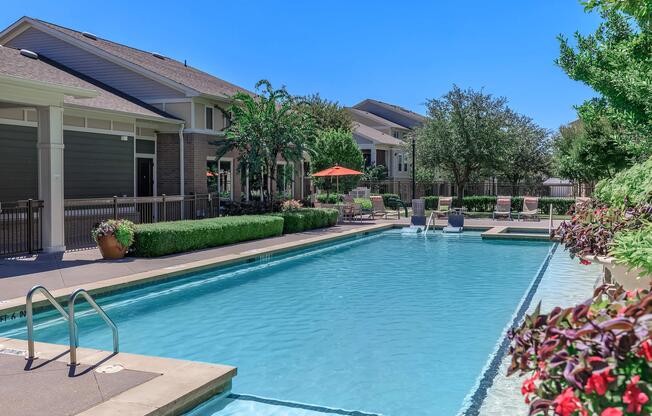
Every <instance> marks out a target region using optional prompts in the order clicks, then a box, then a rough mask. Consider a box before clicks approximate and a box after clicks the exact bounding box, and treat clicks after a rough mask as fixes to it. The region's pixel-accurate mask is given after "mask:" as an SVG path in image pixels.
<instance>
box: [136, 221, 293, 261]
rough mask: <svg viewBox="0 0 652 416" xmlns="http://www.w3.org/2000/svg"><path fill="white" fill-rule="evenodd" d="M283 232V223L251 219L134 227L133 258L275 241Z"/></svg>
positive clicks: (175, 222)
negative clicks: (264, 239) (268, 238)
mask: <svg viewBox="0 0 652 416" xmlns="http://www.w3.org/2000/svg"><path fill="white" fill-rule="evenodd" d="M282 232H283V219H282V218H278V217H277V216H272V215H269V216H264V215H251V216H247V215H244V216H239V217H220V218H211V219H205V220H188V221H172V222H160V223H156V224H138V225H136V230H135V238H134V245H133V254H134V255H136V256H142V257H156V256H164V255H166V254H172V253H182V252H186V251H191V250H199V249H202V248H209V247H217V246H222V245H226V244H233V243H238V242H241V241H248V240H256V239H259V238H266V237H275V236H279V235H281V233H282Z"/></svg>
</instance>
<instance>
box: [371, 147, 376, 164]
mask: <svg viewBox="0 0 652 416" xmlns="http://www.w3.org/2000/svg"><path fill="white" fill-rule="evenodd" d="M371 164H372V165H375V164H376V145H375V144H372V145H371Z"/></svg>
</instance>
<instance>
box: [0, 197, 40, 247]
mask: <svg viewBox="0 0 652 416" xmlns="http://www.w3.org/2000/svg"><path fill="white" fill-rule="evenodd" d="M42 210H43V201H39V200H34V199H28V200H25V201H12V202H2V203H0V256H2V257H7V256H15V255H23V254H33V253H35V252H38V251H40V250H42V249H43V245H42V240H43V225H42V221H41V219H42Z"/></svg>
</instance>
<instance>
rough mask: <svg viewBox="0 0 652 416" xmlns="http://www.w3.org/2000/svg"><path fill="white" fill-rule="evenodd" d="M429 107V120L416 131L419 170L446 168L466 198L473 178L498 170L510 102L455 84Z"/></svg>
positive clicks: (503, 145) (504, 140)
mask: <svg viewBox="0 0 652 416" xmlns="http://www.w3.org/2000/svg"><path fill="white" fill-rule="evenodd" d="M427 106H428V115H429V118H428V121H427V122H426V123H425V125H424V126H423V127H421V128H419V129H418V130H417V131H416V156H417V167H427V168H432V167H439V168H442V169H443V170H444V171H445V172H447V173H448V174H449V175H450V176H451V177H452V178H453V179H454V181H455V183H456V185H457V186H458V189H460V191H461V192H460V193H461V195H463V194H464V187H465V186H466V184H467V183H468V182H469V180H470V178H471V176H472V175H473V174H474V173H477V172H479V171H480V170H482V169H486V168H493V167H495V163H496V161H498V160H499V157H500V155H501V151H502V150H503V149H504V148H505V142H506V140H507V134H506V127H507V121H508V108H507V106H506V100H505V99H504V98H495V97H493V96H492V95H489V94H485V93H484V92H482V91H475V90H473V89H468V90H462V89H461V88H459V87H458V86H456V85H454V86H453V89H452V90H451V91H450V92H448V93H447V94H445V95H444V96H442V97H441V98H439V99H431V100H428V102H427Z"/></svg>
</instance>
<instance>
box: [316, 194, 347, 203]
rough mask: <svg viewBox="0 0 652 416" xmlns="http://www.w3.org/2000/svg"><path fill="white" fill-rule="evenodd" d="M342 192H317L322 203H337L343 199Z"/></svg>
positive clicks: (318, 199)
mask: <svg viewBox="0 0 652 416" xmlns="http://www.w3.org/2000/svg"><path fill="white" fill-rule="evenodd" d="M342 196H343V195H342V194H328V195H327V194H317V201H319V202H321V203H322V204H337V203H338V202H340V201H341V200H342Z"/></svg>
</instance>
